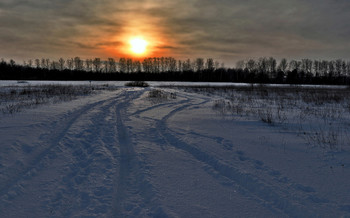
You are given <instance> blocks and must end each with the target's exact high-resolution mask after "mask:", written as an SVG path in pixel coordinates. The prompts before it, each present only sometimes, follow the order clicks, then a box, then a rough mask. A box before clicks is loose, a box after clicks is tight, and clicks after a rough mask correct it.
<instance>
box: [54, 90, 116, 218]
mask: <svg viewBox="0 0 350 218" xmlns="http://www.w3.org/2000/svg"><path fill="white" fill-rule="evenodd" d="M118 101H119V99H118V98H117V97H116V98H115V99H114V100H112V101H111V102H110V103H108V104H106V105H105V106H102V107H101V108H99V111H98V112H97V113H95V114H93V116H91V117H89V118H88V121H90V122H91V123H89V124H88V125H87V126H83V127H82V128H81V129H79V130H78V132H76V133H75V135H73V137H68V139H66V140H65V142H64V144H65V145H64V146H65V147H66V149H68V150H67V151H66V155H67V154H68V155H69V154H70V155H71V162H70V163H69V165H68V167H67V169H65V173H64V177H63V178H62V181H60V183H59V184H60V185H59V186H60V189H58V190H56V191H55V193H54V194H53V196H54V197H51V198H50V199H51V201H50V202H49V207H50V208H51V210H52V211H54V212H55V213H56V214H59V215H60V216H64V217H71V216H87V215H94V216H103V215H105V213H106V211H110V210H111V208H112V205H113V203H112V202H113V190H114V188H115V180H116V179H118V178H116V177H115V175H116V174H118V162H119V161H118V157H119V152H118V149H117V146H116V134H117V133H116V128H115V123H114V119H115V117H114V116H113V115H114V109H115V106H116V104H117V102H118ZM79 136H83V137H79ZM62 144H63V143H62ZM72 199H73V200H72ZM71 201H73V202H74V203H70V204H69V203H67V202H71ZM73 212H79V214H72V213H73Z"/></svg>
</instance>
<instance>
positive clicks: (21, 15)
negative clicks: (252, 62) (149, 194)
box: [0, 0, 350, 66]
mask: <svg viewBox="0 0 350 218" xmlns="http://www.w3.org/2000/svg"><path fill="white" fill-rule="evenodd" d="M349 27H350V1H348V0H309V1H302V0H289V1H281V0H265V1H261V0H216V1H212V0H141V1H136V0H118V1H116V0H98V1H97V0H1V2H0V58H5V59H10V58H13V59H15V60H17V61H20V62H21V61H23V60H27V59H34V58H42V57H45V58H46V57H47V58H51V59H58V58H60V57H64V58H68V57H75V56H79V57H81V58H93V57H101V58H107V57H114V58H119V57H121V56H128V55H130V54H128V50H127V42H128V39H129V38H130V37H132V36H142V37H143V38H145V39H146V40H148V41H149V43H150V45H149V50H148V51H149V52H148V55H151V56H173V57H175V58H178V59H186V58H196V57H203V58H207V57H212V58H215V59H218V60H221V61H224V62H225V63H226V65H228V66H230V65H233V64H234V63H235V62H236V61H237V60H240V59H245V58H257V57H262V56H273V57H276V58H278V59H279V58H282V57H286V58H295V59H301V58H311V59H336V58H343V59H350V41H349V38H350V28H349Z"/></svg>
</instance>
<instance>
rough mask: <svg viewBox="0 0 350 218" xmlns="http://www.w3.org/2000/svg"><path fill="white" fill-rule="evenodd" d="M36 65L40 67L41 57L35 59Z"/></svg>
mask: <svg viewBox="0 0 350 218" xmlns="http://www.w3.org/2000/svg"><path fill="white" fill-rule="evenodd" d="M35 66H36V68H40V60H39V59H35Z"/></svg>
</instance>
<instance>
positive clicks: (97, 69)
mask: <svg viewBox="0 0 350 218" xmlns="http://www.w3.org/2000/svg"><path fill="white" fill-rule="evenodd" d="M92 64H93V65H94V68H95V72H100V70H101V64H102V63H101V59H100V58H95V59H94V60H93V61H92Z"/></svg>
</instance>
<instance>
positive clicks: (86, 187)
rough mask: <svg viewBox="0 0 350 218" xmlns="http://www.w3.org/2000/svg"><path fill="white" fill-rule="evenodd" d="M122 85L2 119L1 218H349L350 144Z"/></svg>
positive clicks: (188, 95)
mask: <svg viewBox="0 0 350 218" xmlns="http://www.w3.org/2000/svg"><path fill="white" fill-rule="evenodd" d="M88 83H89V82H85V84H88ZM13 84H14V83H13ZM13 84H11V85H13ZM72 84H77V83H75V82H74V83H72ZM79 84H82V83H79ZM101 84H104V83H101ZM111 84H112V83H111ZM114 84H115V83H114ZM123 84H124V82H123ZM7 85H9V84H7ZM159 85H164V84H161V83H154V84H152V86H159ZM119 86H120V87H119V88H118V89H117V90H115V91H101V92H99V93H97V94H95V95H90V96H85V97H80V98H78V99H75V100H72V101H69V102H62V103H57V104H49V105H41V106H39V107H36V108H31V109H28V110H25V111H22V112H20V113H16V114H13V115H9V114H2V115H0V137H1V140H0V217H342V216H345V217H347V216H350V195H349V194H348V193H350V186H349V185H348V181H349V179H350V170H349V166H350V153H349V148H348V147H346V146H345V144H346V143H344V146H343V147H342V149H340V150H325V149H324V148H320V147H310V146H309V145H308V144H307V141H306V140H305V138H304V137H303V136H301V135H300V134H299V132H298V131H297V130H296V127H295V128H294V127H293V125H292V124H291V125H289V126H287V127H286V125H284V126H283V125H268V124H267V123H264V122H262V121H261V120H260V119H259V118H258V117H254V116H240V115H236V114H222V113H218V112H217V111H215V110H213V105H214V103H215V100H217V99H219V98H222V97H220V96H217V95H207V94H204V93H194V92H190V91H184V90H182V89H171V88H161V89H162V90H163V91H164V92H169V93H176V98H175V99H172V98H171V99H162V100H159V101H154V100H150V99H149V98H148V92H149V91H150V90H151V89H154V87H149V88H132V87H128V88H127V87H123V85H122V84H121V83H120V85H119ZM158 89H159V88H158ZM292 117H293V116H292ZM313 119H316V118H313ZM344 122H348V120H346V121H344ZM319 123H321V121H320V122H319ZM344 126H346V125H345V124H344ZM344 132H345V133H344V134H347V133H349V130H348V129H344Z"/></svg>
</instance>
